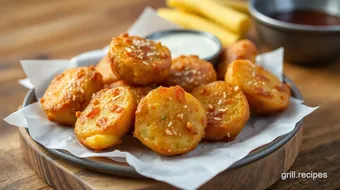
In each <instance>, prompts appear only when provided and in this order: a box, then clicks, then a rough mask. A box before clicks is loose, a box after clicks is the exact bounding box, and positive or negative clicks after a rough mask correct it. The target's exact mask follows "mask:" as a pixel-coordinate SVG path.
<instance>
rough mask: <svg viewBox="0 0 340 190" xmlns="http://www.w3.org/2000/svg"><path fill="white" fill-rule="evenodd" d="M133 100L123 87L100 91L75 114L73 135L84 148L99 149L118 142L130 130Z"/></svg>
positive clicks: (133, 107) (129, 92)
mask: <svg viewBox="0 0 340 190" xmlns="http://www.w3.org/2000/svg"><path fill="white" fill-rule="evenodd" d="M135 110H136V101H135V99H134V97H133V95H132V92H131V91H130V90H129V89H128V88H126V87H117V88H112V89H102V90H101V91H99V92H98V93H96V95H95V96H94V97H93V98H92V100H91V102H90V104H89V105H88V106H87V107H86V109H85V110H84V111H83V112H81V113H80V112H77V117H78V119H77V122H76V124H75V128H74V132H75V134H76V136H77V139H78V141H79V142H80V143H81V144H83V145H84V146H86V147H88V148H91V149H94V150H97V151H99V150H102V149H105V148H110V147H113V146H115V145H117V144H119V143H120V142H121V138H122V137H123V136H124V135H125V134H126V133H128V132H129V131H130V129H131V127H132V121H133V118H134V112H135Z"/></svg>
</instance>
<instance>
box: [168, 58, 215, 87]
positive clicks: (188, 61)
mask: <svg viewBox="0 0 340 190" xmlns="http://www.w3.org/2000/svg"><path fill="white" fill-rule="evenodd" d="M213 81H216V71H215V69H214V67H213V65H212V64H211V63H209V62H208V61H205V60H202V59H199V58H198V56H196V55H191V56H183V55H182V56H180V57H178V58H176V59H174V60H173V61H172V65H171V69H170V75H169V77H168V78H166V80H165V81H164V84H165V85H167V86H174V85H179V86H181V87H183V88H184V90H185V91H187V92H191V91H192V90H193V89H194V88H196V87H198V86H199V85H202V84H208V83H210V82H213Z"/></svg>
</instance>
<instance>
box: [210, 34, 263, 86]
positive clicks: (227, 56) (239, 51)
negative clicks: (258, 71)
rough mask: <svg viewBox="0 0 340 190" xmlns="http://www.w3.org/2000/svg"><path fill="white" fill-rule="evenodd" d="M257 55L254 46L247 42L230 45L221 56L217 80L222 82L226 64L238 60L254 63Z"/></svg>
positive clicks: (242, 41) (241, 41)
mask: <svg viewBox="0 0 340 190" xmlns="http://www.w3.org/2000/svg"><path fill="white" fill-rule="evenodd" d="M256 54H257V49H256V46H255V44H254V43H253V42H251V41H249V40H240V41H237V42H235V43H234V44H232V45H230V46H229V47H228V48H227V49H226V50H224V53H223V55H222V61H221V62H220V64H219V65H218V69H217V78H218V79H220V80H224V76H225V73H226V71H227V66H228V64H230V63H232V62H233V61H235V60H238V59H247V60H250V61H251V62H253V63H255V57H256Z"/></svg>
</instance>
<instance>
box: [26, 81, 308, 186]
mask: <svg viewBox="0 0 340 190" xmlns="http://www.w3.org/2000/svg"><path fill="white" fill-rule="evenodd" d="M284 81H285V83H287V84H289V85H290V86H291V92H292V96H293V97H295V98H298V99H301V100H302V95H301V93H300V91H299V90H298V88H297V87H296V85H295V84H294V83H293V82H292V81H291V80H289V79H288V78H287V77H284ZM34 102H36V98H35V94H34V90H30V91H29V92H28V93H27V95H26V97H25V99H24V102H23V107H25V106H27V105H29V104H31V103H34ZM302 122H303V120H301V121H300V122H298V123H297V124H296V126H295V128H294V130H293V131H291V132H290V133H288V134H286V135H283V136H281V137H278V138H277V139H275V140H274V141H273V142H271V143H269V144H267V145H264V146H262V147H260V148H258V149H256V150H254V151H252V152H251V153H250V154H248V155H247V156H246V157H245V158H243V159H241V160H239V161H238V162H235V163H234V164H233V165H232V166H230V167H229V168H228V169H227V170H226V171H224V172H222V173H221V174H219V175H218V176H217V177H215V178H214V179H212V180H211V181H209V182H208V183H206V184H205V185H203V186H202V188H211V185H213V186H215V185H218V188H233V189H235V188H236V187H237V189H238V188H241V187H243V188H247V187H248V188H254V187H256V188H259V189H262V188H267V187H269V186H270V185H271V184H273V183H274V182H275V181H277V180H278V179H279V178H280V176H281V173H282V172H286V171H287V170H288V169H289V168H290V166H291V165H292V164H293V162H294V160H295V158H296V156H297V154H298V152H299V147H300V145H301V141H302ZM20 133H21V135H22V148H23V150H24V151H23V153H24V154H25V157H26V160H27V162H28V163H29V164H30V165H31V167H32V168H33V169H34V170H35V171H36V172H37V173H38V175H40V177H42V179H44V180H45V181H46V182H47V183H48V184H50V185H51V186H52V187H56V188H60V185H62V186H63V188H65V186H64V185H65V184H62V183H63V178H60V177H56V176H54V175H53V174H56V173H55V172H57V173H58V174H56V175H62V176H65V178H67V179H68V178H70V180H71V181H72V183H70V184H69V185H70V186H69V187H68V188H71V187H72V188H74V184H78V185H81V186H82V187H84V186H85V187H86V188H89V189H93V188H94V189H96V188H99V187H101V186H102V185H108V184H110V183H113V182H114V181H115V180H117V178H118V177H117V176H121V177H128V178H118V179H124V181H125V180H126V181H129V183H131V184H135V185H136V186H135V187H136V188H142V187H143V188H144V187H145V186H144V185H146V184H144V182H143V183H139V182H140V181H136V180H137V179H135V178H143V181H145V183H148V184H149V185H150V187H152V188H156V187H157V188H158V187H160V186H159V185H161V186H162V187H169V188H170V187H171V186H170V185H167V184H165V183H162V182H155V180H152V179H147V178H146V177H144V176H141V175H139V174H138V173H137V172H136V171H135V170H134V168H133V167H131V166H129V165H128V164H124V163H120V162H115V161H112V160H110V159H108V158H78V157H76V156H73V155H71V154H70V153H68V152H66V151H62V150H54V149H47V148H44V147H43V146H42V145H39V143H37V142H35V141H34V140H33V139H32V138H31V137H30V136H29V132H28V130H27V129H20ZM41 160H44V163H45V164H42V162H41ZM56 160H58V161H56ZM46 168H48V169H49V170H50V171H49V172H50V174H49V175H44V173H43V172H41V171H44V170H46ZM70 168H72V169H70ZM75 168H77V169H75ZM88 170H91V171H96V172H90V171H88ZM75 171H78V172H79V171H82V172H83V174H84V173H86V175H88V176H87V177H88V178H87V177H85V178H79V176H78V174H79V173H77V172H75ZM97 172H100V173H104V174H110V178H108V179H106V178H105V180H104V181H102V183H100V181H101V180H99V181H98V183H96V184H97V185H95V186H94V185H93V184H89V183H88V182H89V180H90V181H92V180H91V179H92V178H93V177H96V176H98V175H100V174H98V173H97ZM266 172H267V173H266ZM83 174H81V175H83ZM220 176H223V177H222V178H221V177H220ZM65 178H64V179H65ZM110 179H111V180H110ZM259 180H260V181H259ZM226 181H227V182H226ZM114 184H115V185H117V183H114ZM149 185H148V187H149ZM154 185H156V186H154ZM122 187H123V186H122ZM172 188H173V187H172ZM216 188H217V187H216ZM241 189H242V188H241Z"/></svg>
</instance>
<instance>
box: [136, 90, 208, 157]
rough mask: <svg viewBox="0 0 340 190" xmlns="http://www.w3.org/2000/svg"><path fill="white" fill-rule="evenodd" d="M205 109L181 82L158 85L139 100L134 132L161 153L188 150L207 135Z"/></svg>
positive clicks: (172, 153)
mask: <svg viewBox="0 0 340 190" xmlns="http://www.w3.org/2000/svg"><path fill="white" fill-rule="evenodd" d="M205 127H206V114H205V109H204V107H203V106H202V105H201V103H200V102H199V101H198V100H197V99H196V98H195V97H194V96H192V95H191V94H189V93H187V92H185V91H184V89H183V88H181V87H180V86H173V87H169V88H166V87H158V88H157V89H155V90H152V91H151V92H150V93H149V94H148V95H147V96H146V97H144V98H143V99H142V101H141V102H140V103H139V105H138V108H137V111H136V121H135V131H134V136H135V137H137V138H138V139H139V140H140V141H141V142H142V143H143V144H144V145H145V146H147V147H149V148H150V149H152V150H153V151H155V152H157V153H159V154H162V155H178V154H183V153H186V152H189V151H191V150H193V149H195V147H196V146H197V144H198V143H199V142H200V140H201V139H202V138H203V137H204V129H205Z"/></svg>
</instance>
